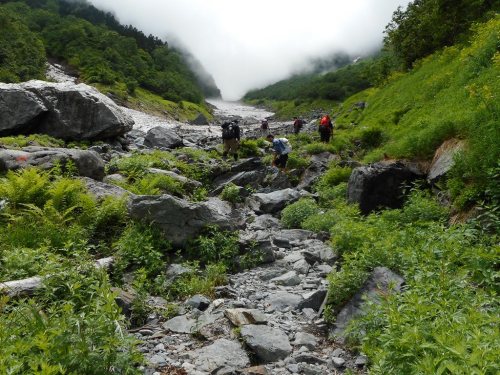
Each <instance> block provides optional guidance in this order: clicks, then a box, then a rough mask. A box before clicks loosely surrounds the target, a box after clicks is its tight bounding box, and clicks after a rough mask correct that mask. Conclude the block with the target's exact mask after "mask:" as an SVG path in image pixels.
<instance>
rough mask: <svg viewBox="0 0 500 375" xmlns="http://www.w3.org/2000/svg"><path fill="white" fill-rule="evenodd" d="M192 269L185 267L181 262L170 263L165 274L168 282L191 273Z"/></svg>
mask: <svg viewBox="0 0 500 375" xmlns="http://www.w3.org/2000/svg"><path fill="white" fill-rule="evenodd" d="M190 273H191V270H190V269H189V268H187V267H184V266H183V265H181V264H176V263H173V264H170V265H169V266H168V267H167V269H166V271H165V276H166V278H167V281H168V282H174V281H175V280H177V279H178V278H179V277H182V275H186V274H190Z"/></svg>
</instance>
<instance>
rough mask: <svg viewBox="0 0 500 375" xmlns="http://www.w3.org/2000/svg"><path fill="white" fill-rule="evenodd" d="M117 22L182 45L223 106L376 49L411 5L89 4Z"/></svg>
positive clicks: (183, 0) (398, 0)
mask: <svg viewBox="0 0 500 375" xmlns="http://www.w3.org/2000/svg"><path fill="white" fill-rule="evenodd" d="M90 2H91V3H93V4H94V5H95V6H96V7H98V8H101V9H104V10H109V11H112V12H113V13H114V14H115V15H116V17H117V18H118V19H119V21H120V22H121V23H124V24H132V25H134V26H135V27H137V28H138V29H140V30H142V31H144V32H145V33H146V34H150V33H151V34H153V35H156V36H158V37H160V38H163V39H166V40H167V41H168V42H169V43H170V44H175V43H181V44H182V45H183V46H184V47H185V48H186V49H188V50H189V51H190V52H191V53H192V54H193V55H194V56H195V57H196V58H197V59H199V60H200V62H201V64H202V65H203V66H204V67H205V69H206V70H207V71H208V72H209V73H210V74H212V76H213V77H214V79H215V81H216V83H217V85H218V87H219V88H220V89H221V92H222V96H223V98H224V99H227V100H235V99H238V98H240V97H242V96H243V95H244V94H245V93H246V92H247V91H248V90H250V89H253V88H259V87H263V86H265V85H267V84H270V83H273V82H276V81H278V80H280V79H283V78H286V77H288V76H290V74H292V73H293V72H296V71H300V70H304V69H307V64H308V61H310V60H311V59H313V58H318V57H322V56H325V57H327V56H331V55H332V54H333V53H335V52H344V53H348V54H350V55H353V56H358V55H359V56H364V55H366V54H368V53H371V52H374V51H376V50H377V49H378V48H380V46H381V43H382V40H383V31H384V28H385V25H387V23H388V22H389V21H390V19H391V16H392V13H393V12H394V11H395V10H396V8H397V7H398V6H399V5H401V6H406V4H408V3H409V1H408V0H406V1H404V0H382V1H380V0H349V1H347V0H300V1H299V0H287V1H285V0H251V1H250V0H140V1H139V0H90Z"/></svg>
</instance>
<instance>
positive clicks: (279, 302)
mask: <svg viewBox="0 0 500 375" xmlns="http://www.w3.org/2000/svg"><path fill="white" fill-rule="evenodd" d="M301 301H302V297H301V296H298V295H297V294H293V293H288V292H276V293H273V294H270V295H269V296H268V297H267V299H266V304H268V305H269V306H271V307H272V308H273V309H276V310H280V311H282V310H285V309H290V308H291V309H296V308H297V307H298V306H299V304H300V302H301Z"/></svg>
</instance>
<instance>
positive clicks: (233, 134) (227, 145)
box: [222, 120, 240, 160]
mask: <svg viewBox="0 0 500 375" xmlns="http://www.w3.org/2000/svg"><path fill="white" fill-rule="evenodd" d="M222 141H223V143H224V152H223V153H222V158H223V159H226V158H227V155H228V154H231V155H233V158H234V160H238V148H239V147H240V127H239V126H238V120H234V121H231V122H228V121H226V122H225V123H223V124H222Z"/></svg>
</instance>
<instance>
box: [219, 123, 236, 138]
mask: <svg viewBox="0 0 500 375" xmlns="http://www.w3.org/2000/svg"><path fill="white" fill-rule="evenodd" d="M233 138H236V130H235V129H234V127H233V124H231V123H225V124H223V125H222V139H233Z"/></svg>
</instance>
